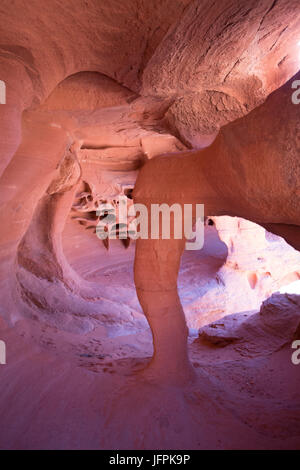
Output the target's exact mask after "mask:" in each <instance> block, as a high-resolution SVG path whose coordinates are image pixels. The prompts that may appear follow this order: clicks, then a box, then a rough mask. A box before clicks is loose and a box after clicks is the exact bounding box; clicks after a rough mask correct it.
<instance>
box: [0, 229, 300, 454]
mask: <svg viewBox="0 0 300 470" xmlns="http://www.w3.org/2000/svg"><path fill="white" fill-rule="evenodd" d="M67 230H69V233H68V234H67V235H68V237H69V236H70V235H71V237H70V238H69V240H70V243H69V245H68V247H69V248H68V247H67V246H65V252H66V255H67V257H68V258H69V260H70V261H72V264H73V266H74V267H75V268H76V269H77V271H78V272H80V274H81V275H83V276H84V277H85V278H87V279H88V278H89V277H92V278H93V280H95V279H97V282H98V281H99V282H105V279H106V282H109V283H110V284H114V283H115V285H116V286H117V285H118V284H119V285H120V282H121V285H122V287H123V288H124V289H125V288H126V289H127V290H128V289H129V291H130V289H133V291H132V292H131V291H130V292H131V293H130V295H129V294H127V295H129V297H130V296H132V299H133V297H134V296H135V292H134V287H133V278H132V258H133V252H134V247H131V248H130V249H129V250H127V251H125V250H124V251H122V263H120V261H119V258H120V249H119V246H118V245H117V243H119V242H116V246H115V250H114V249H113V247H112V249H111V250H110V252H109V253H108V254H107V253H105V251H101V250H100V251H101V253H102V256H101V260H102V261H99V264H98V263H97V262H96V261H95V260H99V259H100V257H99V244H98V240H97V239H93V242H91V243H90V245H89V250H88V255H87V253H85V252H84V250H83V246H84V245H82V244H83V243H84V240H85V236H86V235H85V236H84V237H83V236H82V230H81V229H80V228H79V229H78V228H77V227H75V226H74V225H71V224H69V226H67ZM71 232H72V233H71ZM66 238H67V237H66ZM214 248H215V255H214V256H212V253H210V249H209V246H208V247H206V250H204V252H203V253H202V254H201V255H199V256H200V258H199V260H198V261H197V262H198V269H202V271H201V279H202V280H203V282H205V279H206V280H208V279H209V277H210V276H212V275H214V274H215V273H216V271H217V270H218V268H219V266H220V265H221V264H222V262H223V260H224V259H225V258H226V249H225V247H222V246H221V245H220V244H218V250H216V245H215V244H214ZM72 254H73V258H72ZM190 256H191V255H190V253H187V255H186V256H185V257H184V258H183V263H182V270H187V269H194V270H195V265H193V266H192V263H191V259H190ZM71 258H72V260H71ZM92 260H93V261H92ZM203 261H205V263H203ZM197 262H196V265H197ZM200 266H202V268H200ZM181 287H182V288H184V285H181ZM120 292H121V293H122V290H121V291H120ZM119 295H121V294H119ZM132 302H133V303H134V302H135V300H134V299H133V300H132ZM245 315H247V314H245V313H242V314H241V315H240V317H241V321H242V320H243V317H244V316H245ZM0 326H1V339H3V340H5V341H6V344H7V351H8V352H7V365H5V366H1V369H0V393H1V404H0V423H1V425H0V448H1V449H86V448H88V449H240V448H242V449H246V448H247V449H251V448H256V449H271V448H274V449H288V448H299V447H300V419H299V418H300V401H299V395H298V393H297V391H298V390H299V386H300V367H298V368H297V366H295V365H293V364H292V362H291V348H290V346H289V345H286V347H284V348H282V349H281V350H279V351H277V352H275V353H273V354H266V353H265V352H264V351H263V350H257V349H255V348H254V349H251V345H249V344H247V343H243V344H242V345H240V344H239V345H235V344H229V345H227V346H226V347H222V348H220V347H213V346H211V345H205V344H203V343H200V342H199V340H198V339H196V338H195V336H191V337H190V338H189V354H190V358H191V361H192V363H193V365H194V367H195V371H196V375H197V379H196V382H195V383H193V384H190V385H187V386H185V387H176V386H167V385H166V384H159V383H150V382H148V381H146V380H145V379H144V377H143V374H142V370H143V368H144V367H145V365H146V364H147V362H148V361H149V358H150V356H151V354H152V344H151V333H150V330H149V329H148V328H147V327H146V326H145V328H144V329H143V330H142V329H141V330H139V331H138V332H133V333H132V334H128V331H126V329H125V330H124V331H125V334H123V335H122V334H120V332H119V333H118V335H117V336H115V335H111V336H107V334H106V332H105V329H104V328H103V327H99V328H97V329H95V330H94V331H92V332H89V333H87V334H86V335H75V334H72V333H67V332H62V331H59V330H58V329H56V328H54V327H51V326H43V325H40V324H39V323H38V322H34V321H32V320H28V319H20V320H18V321H17V323H16V324H15V326H14V327H13V328H8V326H7V325H6V324H5V323H4V321H2V324H1V325H0Z"/></svg>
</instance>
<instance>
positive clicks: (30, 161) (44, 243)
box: [0, 0, 300, 449]
mask: <svg viewBox="0 0 300 470" xmlns="http://www.w3.org/2000/svg"><path fill="white" fill-rule="evenodd" d="M0 20H1V25H2V28H1V33H0V80H1V81H2V82H4V83H5V85H6V103H5V104H0V155H1V160H0V162H1V167H0V174H1V177H0V195H1V211H0V263H1V278H0V292H1V295H2V297H3V303H2V306H1V316H0V340H2V338H3V339H4V340H5V341H6V342H7V344H8V345H9V348H11V350H13V351H14V354H12V356H11V357H13V359H12V361H13V365H12V366H11V367H10V366H9V364H8V365H7V366H5V367H6V368H5V369H2V370H4V372H3V377H4V379H5V380H6V381H7V380H9V381H11V383H12V384H13V385H12V388H13V387H14V390H15V395H13V396H14V397H15V400H16V405H14V404H12V398H11V397H10V396H8V395H5V390H4V392H3V393H4V398H5V400H4V402H5V403H6V408H7V409H10V408H11V409H12V412H11V413H12V414H11V415H10V414H9V413H7V412H6V411H5V410H4V411H3V413H2V415H3V416H2V415H1V416H2V418H1V419H2V421H3V423H5V425H6V426H7V429H8V431H6V433H5V435H2V434H3V433H1V432H0V447H1V448H2V447H3V448H51V447H59V446H60V445H61V446H62V448H68V447H72V448H85V447H91V448H112V447H114V448H117V447H118V448H133V447H135V448H139V449H143V448H162V449H164V448H165V449H168V448H179V449H180V448H195V449H198V448H245V447H246V448H247V447H252V448H262V447H266V448H293V447H295V446H296V447H297V446H298V447H299V442H300V428H299V424H297V422H298V423H299V401H297V397H295V393H294V390H295V389H296V388H297V387H298V388H299V380H298V379H295V378H294V376H292V371H291V368H289V367H288V366H287V367H281V365H282V363H283V360H284V358H286V356H288V354H289V353H288V352H287V348H289V347H290V343H291V342H292V340H295V339H300V338H299V324H300V319H299V315H300V310H299V297H298V296H296V295H292V294H288V293H286V294H284V293H282V294H279V293H276V294H274V295H272V293H273V292H275V291H278V289H283V291H284V289H285V285H286V284H290V283H297V282H298V281H299V279H300V267H299V266H300V265H299V263H300V258H299V253H298V252H297V251H296V250H298V251H299V250H300V215H299V214H300V211H299V207H300V165H299V157H300V120H299V117H300V104H299V105H297V104H296V103H295V102H293V101H292V94H293V91H294V88H293V84H294V82H295V81H299V83H300V72H299V68H300V42H299V41H300V3H299V0H217V1H214V0H202V1H199V0H151V1H149V0H124V1H120V0H110V1H109V2H107V1H102V0H68V1H64V2H63V1H61V0H51V1H49V0H47V1H46V0H30V1H28V0H16V1H14V2H12V1H10V0H2V2H1V5H0ZM119 196H122V197H123V198H125V199H126V201H127V203H128V204H129V205H130V206H132V204H133V201H134V202H135V203H136V202H137V203H143V204H145V205H146V206H147V207H150V205H151V204H163V203H168V204H173V203H178V204H180V205H181V206H183V205H184V204H197V203H201V204H204V205H205V217H206V218H205V220H206V224H205V244H204V247H203V250H200V251H197V252H195V253H194V252H186V253H184V254H183V252H184V246H185V240H184V239H175V238H174V237H171V239H170V240H164V239H157V240H153V239H149V240H141V239H139V240H137V241H136V242H135V241H133V240H130V239H129V237H125V238H124V239H121V240H110V241H103V242H101V240H99V239H98V238H97V237H96V236H95V232H96V225H97V224H98V222H99V220H101V217H100V216H99V214H98V213H97V210H98V208H99V206H100V204H102V203H106V204H107V203H109V204H111V205H113V206H114V207H116V208H117V211H118V210H119V208H118V207H117V204H118V203H117V199H118V197H119ZM118 214H119V213H118ZM118 217H119V215H118ZM120 220H121V219H120ZM120 220H119V218H118V219H117V224H116V231H117V233H118V234H120V233H121V231H122V229H124V227H122V224H121V222H120ZM193 222H194V223H196V220H194V221H193ZM256 224H258V225H256ZM125 229H126V230H127V227H125ZM126 233H127V232H126ZM280 237H281V238H280ZM288 245H290V246H288ZM133 271H134V275H133ZM271 295H272V296H271ZM270 296H271V297H270ZM266 299H267V300H266ZM263 301H265V302H264V303H263V305H262V306H261V303H262V302H263ZM240 312H242V313H243V315H242V314H240V315H238V314H239V313H240ZM258 312H259V313H258ZM232 314H234V315H232ZM225 315H226V316H227V315H229V316H228V317H227V318H226V319H224V320H222V323H220V319H221V318H223V317H224V316H225ZM211 322H214V323H211ZM209 323H210V325H208V324H209ZM285 324H286V325H288V327H287V328H286V329H285V328H284V325H285ZM148 325H150V328H151V333H152V338H151V336H150V333H149V328H148ZM199 327H201V328H200V331H199V338H198V339H197V340H195V338H193V336H195V334H196V335H197V334H198V329H199ZM191 338H193V340H194V341H193V342H192V339H191ZM151 339H153V348H152V342H151ZM287 345H288V346H287ZM220 348H221V349H222V351H221V353H220ZM21 350H22V351H25V355H26V357H27V358H28V360H26V361H25V360H24V359H23V358H22V351H21ZM210 353H211V355H210ZM221 356H222V358H223V359H220V357H221ZM288 357H289V356H288ZM274 358H275V359H274ZM247 360H248V361H250V360H251V361H252V362H251V366H250V365H249V362H247ZM103 361H104V362H103ZM230 361H232V364H233V371H232V372H231V371H229V369H228V367H229V366H228V364H229V362H230ZM276 361H278V362H276ZM0 362H1V361H0ZM48 363H51V364H52V365H53V368H54V369H53V370H55V371H56V373H57V384H58V386H57V389H55V390H50V388H51V387H50V388H49V387H48V383H49V381H51V377H50V375H49V374H50V373H49V372H48V371H46V372H44V376H43V374H42V373H40V372H39V371H41V370H42V369H43V364H48ZM289 365H290V364H289ZM69 367H70V369H71V368H72V372H71V371H70V370H69V369H68V368H69ZM144 367H145V368H144ZM260 367H262V368H263V370H264V373H265V377H268V380H269V382H270V383H272V390H271V391H270V392H268V393H269V395H268V399H269V401H270V402H268V400H267V399H266V396H267V392H266V383H265V382H264V380H263V379H262V375H263V374H262V373H260V372H259V370H260ZM80 368H82V370H81V369H80ZM274 368H275V369H276V374H277V375H275V374H272V373H270V370H271V371H272V370H274ZM250 369H251V371H250ZM279 369H283V370H284V372H282V371H279ZM15 371H18V373H17V374H16V373H15ZM1 372H2V371H1ZM226 372H227V376H226V377H224V375H226ZM108 374H112V375H111V377H110V379H107V378H106V379H105V377H106V376H107V375H108ZM113 374H115V376H114V375H113ZM251 374H252V375H253V377H254V378H255V380H256V381H257V388H256V389H255V387H254V388H251V386H250V385H249V383H250V384H251V383H252V382H251V380H252V379H251V377H252V375H251ZM280 374H281V375H280ZM284 374H286V375H284ZM289 374H290V375H289ZM128 375H129V376H130V378H129V379H126V377H127V376H128ZM16 376H18V377H19V378H16ZM38 376H39V377H38ZM210 376H212V377H213V378H212V379H211V380H210ZM37 377H38V378H37ZM114 377H117V378H115V379H114ZM220 377H222V380H221V379H220ZM292 377H293V378H292ZM250 379H251V380H250ZM5 380H3V381H2V383H3V384H5ZM68 380H69V384H70V385H69V387H70V389H68V387H66V388H65V383H66V382H67V381H68ZM114 381H115V382H114ZM245 381H246V385H247V387H248V385H249V387H248V388H249V389H248V388H247V387H246V389H247V390H246V389H245V388H243V387H242V386H241V383H242V382H245ZM30 383H34V387H35V392H36V395H37V396H42V395H43V394H44V393H45V394H46V395H45V396H47V397H48V398H49V400H50V401H51V403H52V405H51V406H50V405H49V407H46V410H45V420H46V422H47V423H48V425H49V432H48V431H47V430H46V431H45V430H41V429H40V427H39V424H38V423H39V422H40V421H39V420H41V419H42V418H41V416H42V415H41V413H44V411H42V412H41V411H40V410H39V409H38V408H37V407H36V405H35V404H34V403H33V402H32V400H31V399H30V397H29V394H27V395H26V396H27V398H28V400H29V403H30V406H28V409H26V413H27V414H26V416H25V415H24V416H25V417H24V419H23V424H22V423H20V428H18V426H17V428H18V431H17V432H16V431H15V429H14V426H13V424H14V423H13V424H11V417H12V416H13V421H14V420H15V421H16V420H17V418H16V416H17V413H18V409H20V406H21V402H22V398H21V396H22V394H21V393H20V389H22V388H23V385H24V384H30ZM83 383H84V384H85V385H83V389H82V390H81V386H82V384H83ZM282 383H291V384H292V385H289V386H286V388H284V387H283V385H282ZM103 384H104V386H103V387H102V385H103ZM161 384H163V385H161ZM79 385H80V386H79ZM98 386H100V388H101V387H102V388H101V390H102V392H101V393H102V396H101V399H102V403H103V409H101V410H100V408H99V410H100V411H99V410H98V408H97V410H96V408H95V409H94V408H93V406H91V409H90V410H89V413H90V416H91V423H87V424H84V425H83V426H82V429H79V430H78V429H77V427H76V425H75V424H74V423H76V419H77V418H78V419H80V420H81V418H82V417H80V412H79V411H78V413H79V414H78V416H77V414H76V413H77V411H76V413H75V412H72V411H70V410H71V408H72V409H73V410H74V409H75V407H77V408H76V409H80V403H81V400H82V396H85V399H86V400H87V402H89V403H94V402H95V398H94V396H95V394H96V390H98V389H97V387H98ZM160 386H162V388H159V387H160ZM153 387H156V388H155V393H152V392H153V390H154V389H153ZM168 387H169V388H168ZM189 387H190V388H189ZM75 389H76V390H77V389H78V391H76V392H74V390H75ZM119 389H120V393H119V395H118V394H116V396H114V397H113V398H112V397H111V391H112V390H119ZM223 390H224V396H223V398H222V399H220V398H219V396H220V391H223ZM241 390H242V392H241ZM245 390H246V391H245ZM67 391H72V394H73V392H74V395H73V398H72V400H73V401H72V403H71V404H70V409H69V408H68V407H67V408H64V409H63V410H62V412H61V416H59V417H58V414H55V417H56V418H55V419H58V421H59V425H58V428H59V433H58V434H59V438H60V439H61V444H58V441H57V440H55V439H54V438H53V437H51V436H53V435H54V434H55V433H54V432H53V429H57V428H56V423H54V422H52V411H51V410H52V406H53V407H54V408H55V407H57V405H58V404H60V403H62V402H65V400H66V397H65V395H64V394H65V393H67ZM128 391H129V392H130V393H127V392H128ZM125 392H126V393H125ZM256 392H257V395H255V400H256V408H255V412H252V411H251V410H250V408H249V407H250V405H249V403H250V402H251V398H253V393H254V394H255V393H256ZM1 393H2V389H1ZM97 393H98V391H97ZM222 393H223V392H222ZM84 394H85V395H84ZM144 396H145V397H146V399H145V401H146V403H147V404H146V405H145V404H144V403H142V400H141V397H144ZM282 396H284V397H286V407H285V405H284V403H283V402H282V401H280V400H281V398H282ZM203 397H204V402H206V403H208V405H207V407H206V406H205V407H203ZM88 400H90V401H88ZM4 402H3V403H4ZM157 403H159V404H160V405H159V408H157ZM9 404H12V405H11V407H9V406H8V405H9ZM59 406H60V405H59ZM144 406H148V408H146V412H145V413H146V415H147V419H146V421H145V424H143V422H142V421H143V416H144V408H143V407H144ZM272 407H273V408H272ZM133 408H134V409H135V408H136V413H133V415H134V416H132V413H131V414H129V412H130V410H132V409H133ZM219 408H220V410H219V411H218V413H216V411H215V410H216V409H219ZM271 409H272V410H275V411H274V414H272V413H271V412H270V410H271ZM290 409H294V410H295V414H294V415H292V414H291V412H290ZM95 410H96V411H95ZM157 410H158V411H157ZM178 410H181V411H180V412H178ZM98 411H99V413H98ZM24 413H25V411H24ZM73 413H75V415H76V416H75V415H74V414H73ZM271 415H272V416H271ZM74 416H75V417H74ZM100 416H101V417H100ZM297 420H298V421H297ZM29 421H30V422H31V423H33V427H32V430H30V432H29V434H28V438H24V435H26V432H25V431H24V429H25V428H26V423H28V422H29ZM65 421H66V422H67V423H69V425H70V426H69V427H70V437H67V436H66V435H65V433H64V432H63V427H64V423H65ZM203 421H204V422H205V423H206V424H205V425H201V426H202V427H201V426H200V425H199V423H200V422H203ZM162 422H163V423H167V424H166V426H167V427H168V426H169V423H171V424H170V432H168V433H167V434H166V433H165V432H164V429H163V428H164V424H162ZM283 422H284V423H285V424H282V423H283ZM84 423H86V420H84ZM104 423H108V424H109V425H108V427H107V428H106V431H105V433H103V432H102V431H103V429H104V428H105V424H104ZM120 423H121V424H120ZM126 423H127V424H126ZM213 423H217V425H216V426H215V425H214V424H213ZM126 426H127V427H126ZM141 427H142V432H140V429H141ZM148 428H153V429H154V430H155V431H154V432H153V433H149V431H148V430H147V429H148ZM228 428H229V429H230V431H229V432H228ZM128 429H133V432H132V437H130V438H129V437H128V435H129V434H128ZM174 430H175V431H174ZM178 430H179V431H178ZM216 430H217V431H216ZM177 431H178V432H177ZM261 433H265V436H264V438H263V440H261V439H262V437H261ZM116 435H117V436H118V438H116ZM282 436H284V439H285V440H284V442H283V441H282ZM88 439H90V440H89V441H87V440H88ZM189 446H190V447H189Z"/></svg>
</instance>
